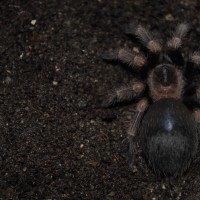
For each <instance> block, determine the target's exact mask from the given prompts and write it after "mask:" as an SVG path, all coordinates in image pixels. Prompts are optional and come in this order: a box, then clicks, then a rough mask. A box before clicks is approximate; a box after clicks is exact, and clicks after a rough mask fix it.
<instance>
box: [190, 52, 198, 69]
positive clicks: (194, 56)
mask: <svg viewBox="0 0 200 200" xmlns="http://www.w3.org/2000/svg"><path fill="white" fill-rule="evenodd" d="M190 61H191V62H192V63H193V64H195V65H197V66H198V67H200V52H199V51H195V52H194V53H193V54H192V55H191V56H190Z"/></svg>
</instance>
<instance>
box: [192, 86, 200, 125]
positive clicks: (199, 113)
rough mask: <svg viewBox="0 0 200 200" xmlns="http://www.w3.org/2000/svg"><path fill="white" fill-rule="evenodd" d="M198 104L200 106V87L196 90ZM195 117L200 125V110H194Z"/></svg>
mask: <svg viewBox="0 0 200 200" xmlns="http://www.w3.org/2000/svg"><path fill="white" fill-rule="evenodd" d="M195 99H196V102H197V103H198V104H200V86H198V87H197V88H196V98H195ZM193 113H194V117H195V120H196V122H197V123H200V108H196V109H195V110H194V112H193Z"/></svg>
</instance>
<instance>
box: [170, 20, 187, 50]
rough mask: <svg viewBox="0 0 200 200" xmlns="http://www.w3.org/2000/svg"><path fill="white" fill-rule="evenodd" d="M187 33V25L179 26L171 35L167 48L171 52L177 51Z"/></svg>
mask: <svg viewBox="0 0 200 200" xmlns="http://www.w3.org/2000/svg"><path fill="white" fill-rule="evenodd" d="M188 32H189V25H188V24H186V23H182V24H179V25H178V26H177V28H176V29H175V31H174V32H173V34H172V38H171V39H170V40H169V41H168V42H167V46H168V47H169V48H170V49H172V50H178V49H179V48H180V47H181V45H182V44H183V40H184V39H185V37H186V35H187V34H188Z"/></svg>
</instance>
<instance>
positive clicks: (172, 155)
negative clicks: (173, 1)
mask: <svg viewBox="0 0 200 200" xmlns="http://www.w3.org/2000/svg"><path fill="white" fill-rule="evenodd" d="M188 32H189V25H188V24H186V23H181V24H179V25H178V26H177V27H176V28H175V30H174V31H173V34H172V36H171V38H170V39H168V41H167V42H166V44H165V45H163V44H162V43H161V42H160V41H159V40H158V39H157V38H155V37H154V35H153V33H151V32H150V31H149V30H148V29H146V28H144V27H143V26H141V25H139V26H137V27H136V28H132V29H130V30H129V32H128V34H132V35H134V36H136V37H137V38H138V40H139V42H140V43H141V46H142V53H141V51H137V52H136V51H130V50H126V49H120V50H118V51H115V52H112V53H106V54H104V55H103V58H104V59H105V60H108V61H109V60H118V61H121V62H122V63H125V64H126V65H127V66H128V67H130V68H132V69H133V70H134V71H136V72H137V74H138V79H137V80H135V81H133V82H132V83H131V84H128V85H123V86H121V87H119V88H117V89H115V90H113V91H112V92H110V93H109V94H108V95H107V97H106V99H105V100H103V102H102V105H103V106H104V107H109V106H112V105H114V104H116V103H120V102H124V101H131V100H133V99H137V100H138V103H137V105H136V113H135V115H134V116H135V117H134V119H133V120H132V122H131V124H130V127H129V129H128V131H127V133H128V146H129V164H130V165H131V166H133V165H134V160H135V155H134V136H135V135H136V133H138V134H139V137H140V146H141V148H142V152H143V155H144V157H145V160H146V161H147V164H148V165H149V166H150V168H151V169H153V171H154V172H155V173H156V174H157V175H159V176H164V177H175V176H178V175H182V174H183V173H184V172H185V171H186V170H187V169H188V168H189V166H190V164H191V161H192V160H193V159H194V157H195V155H196V153H197V148H198V128H197V125H198V123H200V108H199V103H200V86H199V82H198V75H199V68H198V67H200V52H194V53H192V54H191V55H190V56H188V58H187V59H185V57H184V56H183V54H182V52H181V47H182V44H183V41H184V39H185V37H186V35H187V34H188Z"/></svg>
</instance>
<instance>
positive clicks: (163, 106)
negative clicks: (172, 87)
mask: <svg viewBox="0 0 200 200" xmlns="http://www.w3.org/2000/svg"><path fill="white" fill-rule="evenodd" d="M140 135H141V146H142V149H143V153H144V155H145V157H146V159H147V161H148V163H149V165H150V166H151V167H152V168H153V170H155V172H156V173H158V174H159V175H162V176H176V175H178V174H182V173H183V172H184V171H185V170H186V169H187V168H188V167H189V165H190V163H191V161H192V159H193V157H194V155H195V154H196V152H197V146H198V131H197V125H196V123H195V119H194V117H193V116H192V113H191V112H190V111H189V110H188V109H187V108H186V107H185V106H184V104H182V103H181V102H180V101H178V100H175V99H162V100H160V101H158V102H156V103H154V104H153V105H152V106H150V108H149V110H148V111H147V113H146V115H145V116H144V119H143V121H142V124H141V128H140Z"/></svg>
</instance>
